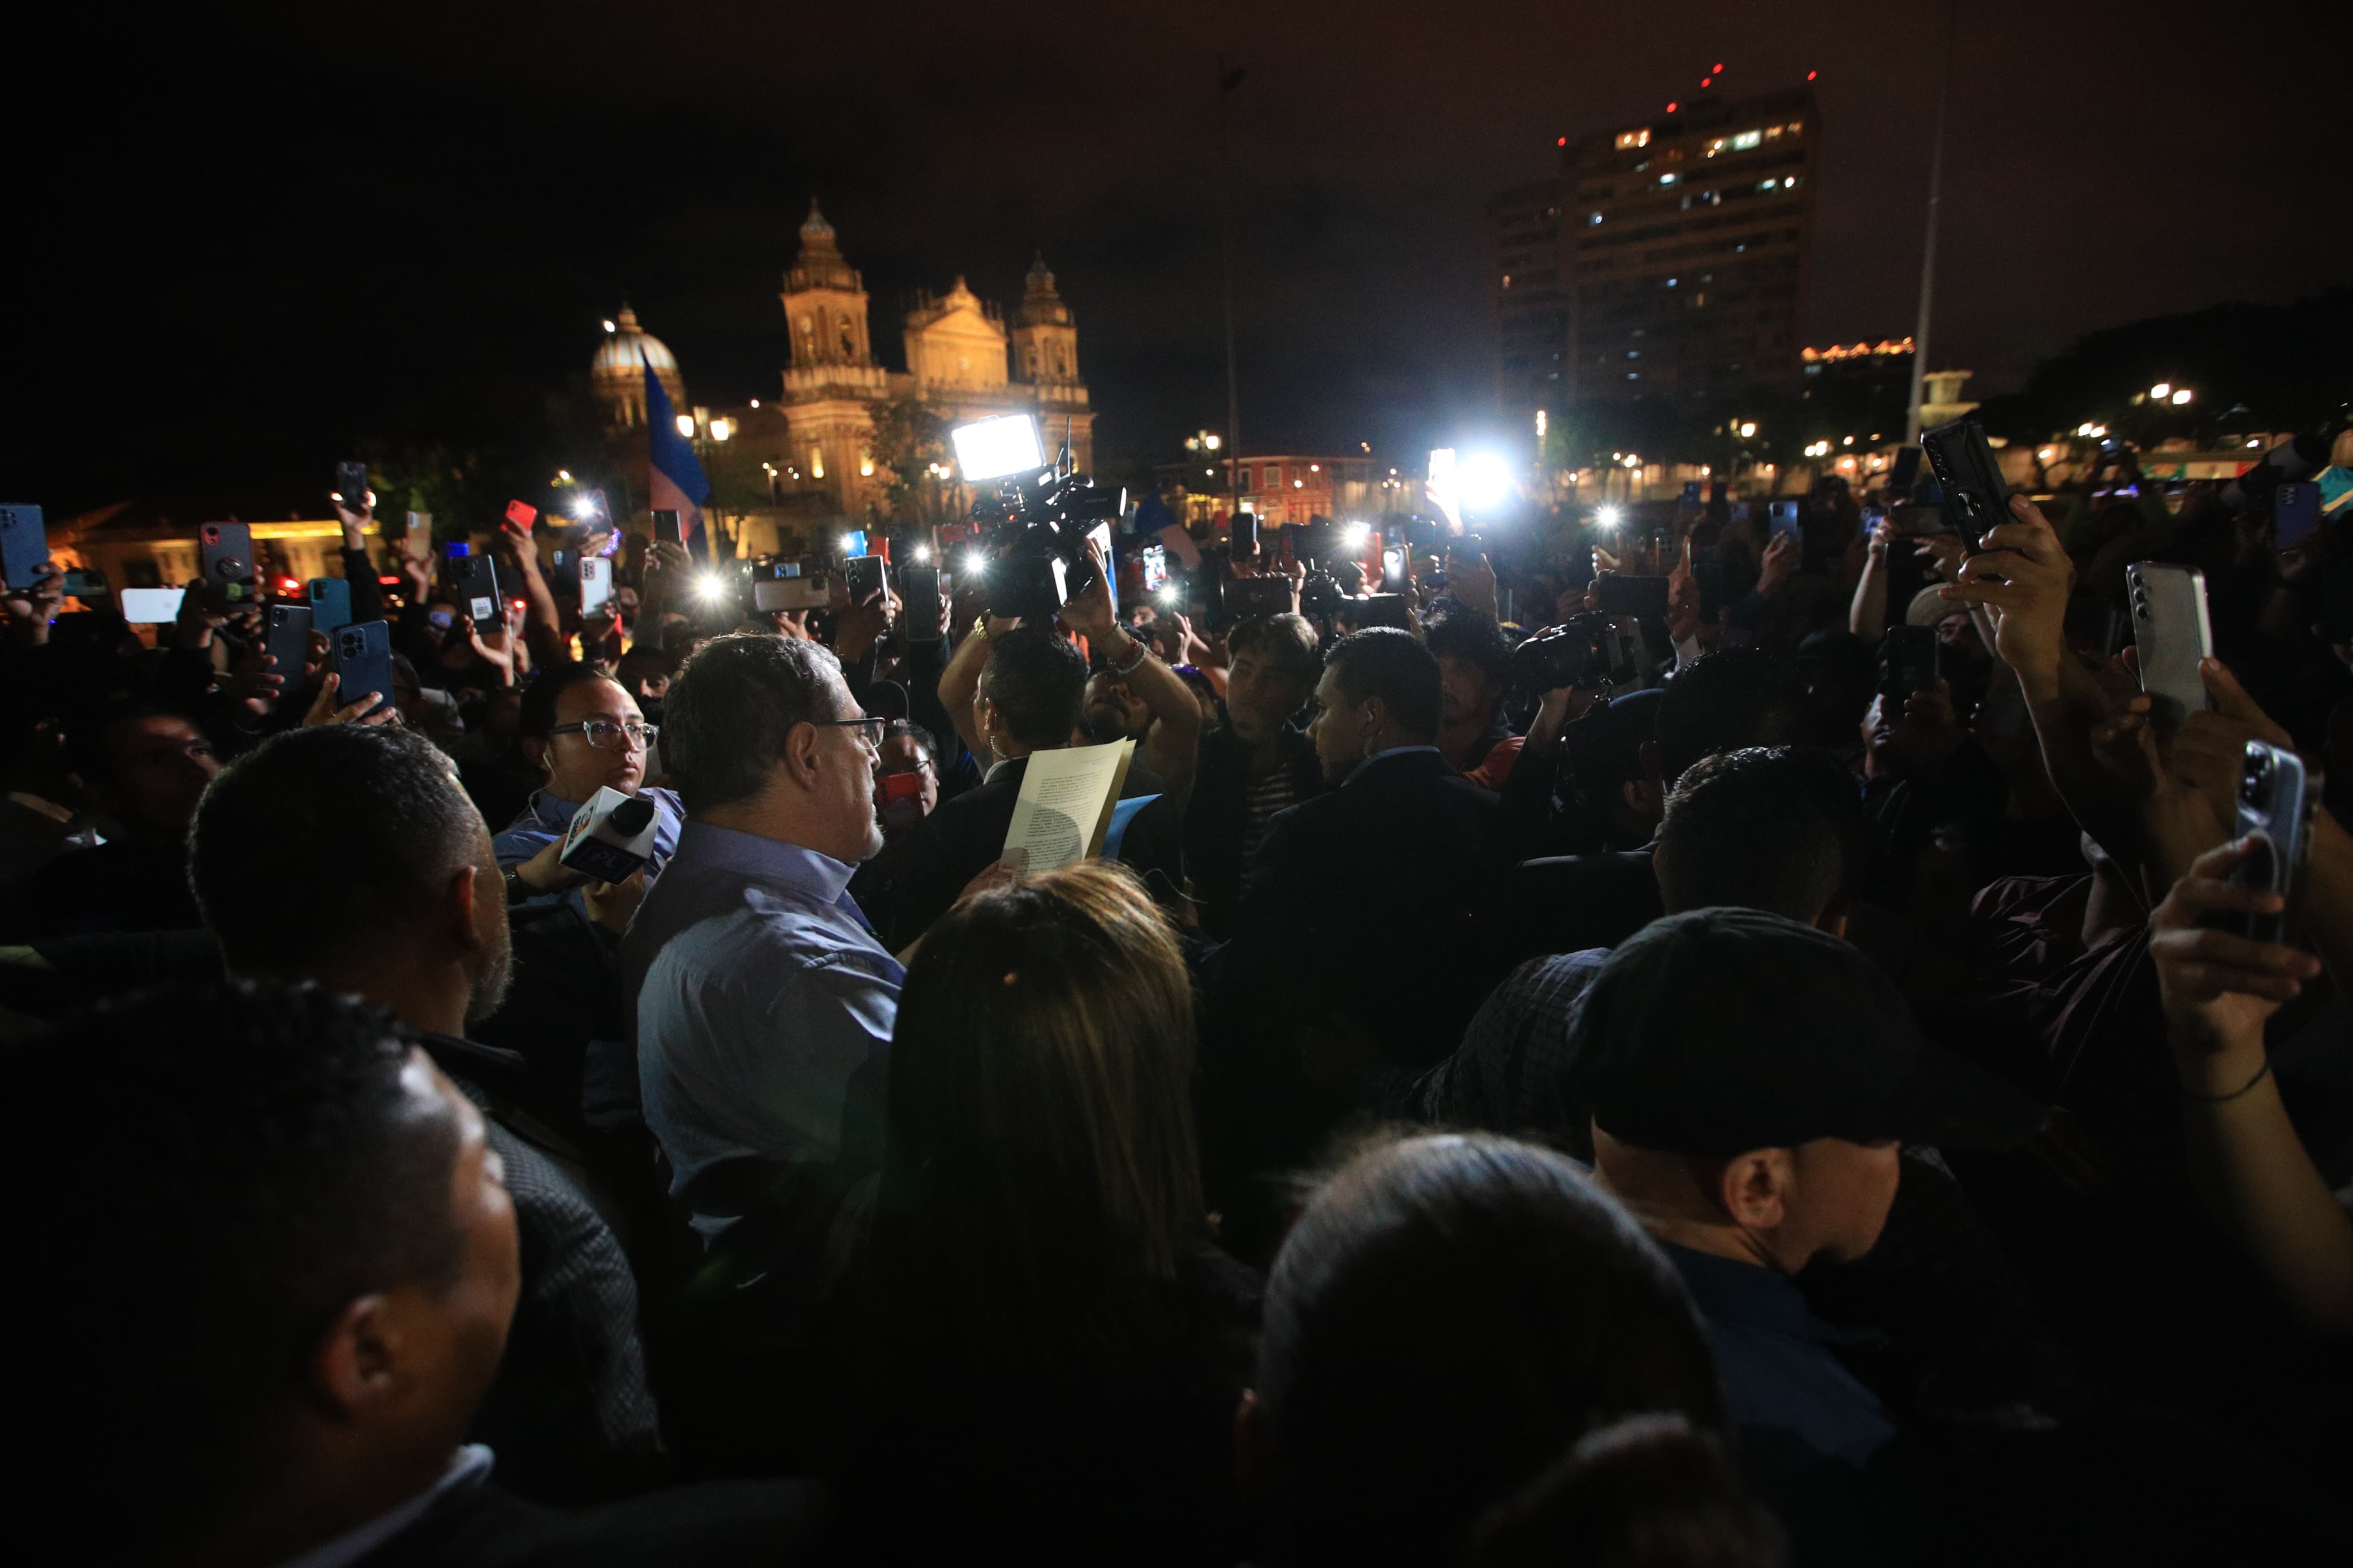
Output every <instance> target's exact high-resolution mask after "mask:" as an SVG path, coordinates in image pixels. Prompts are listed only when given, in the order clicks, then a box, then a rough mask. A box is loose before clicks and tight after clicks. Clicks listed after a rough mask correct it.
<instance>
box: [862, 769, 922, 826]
mask: <svg viewBox="0 0 2353 1568" xmlns="http://www.w3.org/2000/svg"><path fill="white" fill-rule="evenodd" d="M874 784H875V793H876V794H878V795H881V811H880V812H879V813H878V814H877V815H878V816H881V819H882V826H885V827H906V826H912V825H913V824H914V823H917V822H920V821H921V820H923V774H921V773H884V774H882V775H881V777H880V778H878V779H876V780H875V781H874Z"/></svg>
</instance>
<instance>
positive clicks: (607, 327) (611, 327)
mask: <svg viewBox="0 0 2353 1568" xmlns="http://www.w3.org/2000/svg"><path fill="white" fill-rule="evenodd" d="M605 330H606V331H608V332H609V331H615V330H617V329H616V328H615V327H614V325H613V323H612V322H610V321H607V322H606V323H605Z"/></svg>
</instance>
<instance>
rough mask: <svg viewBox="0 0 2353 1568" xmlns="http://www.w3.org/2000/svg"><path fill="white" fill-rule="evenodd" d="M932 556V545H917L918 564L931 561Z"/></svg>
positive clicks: (916, 556) (916, 559)
mask: <svg viewBox="0 0 2353 1568" xmlns="http://www.w3.org/2000/svg"><path fill="white" fill-rule="evenodd" d="M931 558H932V549H931V546H930V545H928V544H918V545H917V546H915V563H916V564H917V565H918V566H920V565H922V564H923V563H924V562H926V561H929V560H930V559H931Z"/></svg>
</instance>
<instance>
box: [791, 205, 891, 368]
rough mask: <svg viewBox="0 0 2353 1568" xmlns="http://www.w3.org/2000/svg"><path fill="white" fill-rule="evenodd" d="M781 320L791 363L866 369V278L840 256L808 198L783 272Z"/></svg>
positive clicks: (869, 363) (870, 361)
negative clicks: (797, 241) (795, 250)
mask: <svg viewBox="0 0 2353 1568" xmlns="http://www.w3.org/2000/svg"><path fill="white" fill-rule="evenodd" d="M781 298H782V299H783V300H784V302H785V321H786V326H787V327H788V328H789V329H790V331H791V332H792V335H793V368H794V369H795V370H799V371H808V370H819V369H828V370H829V369H846V370H871V369H873V368H874V351H873V349H872V347H871V344H869V343H868V342H867V338H866V282H865V279H862V278H860V276H859V275H858V269H857V268H854V267H852V266H850V265H849V262H848V261H845V260H844V259H842V255H841V249H840V247H839V246H837V245H836V244H835V243H834V234H833V226H832V225H831V224H829V223H828V222H826V221H825V215H824V214H823V213H821V212H819V211H818V208H817V203H816V202H814V201H812V202H810V203H809V215H808V221H807V222H806V223H804V224H802V225H801V253H800V255H799V256H798V257H797V258H794V261H793V265H792V267H791V268H790V269H789V270H788V271H786V274H785V291H784V293H783V295H782V296H781Z"/></svg>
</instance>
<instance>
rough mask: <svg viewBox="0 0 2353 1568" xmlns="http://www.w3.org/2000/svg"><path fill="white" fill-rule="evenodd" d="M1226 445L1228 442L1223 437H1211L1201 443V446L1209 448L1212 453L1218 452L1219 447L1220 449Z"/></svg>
mask: <svg viewBox="0 0 2353 1568" xmlns="http://www.w3.org/2000/svg"><path fill="white" fill-rule="evenodd" d="M1225 444H1226V440H1225V437H1222V436H1210V437H1205V438H1204V439H1203V440H1202V442H1201V445H1202V446H1204V447H1208V449H1209V450H1210V451H1212V452H1214V451H1216V450H1217V449H1218V448H1219V447H1222V446H1224V445H1225Z"/></svg>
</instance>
